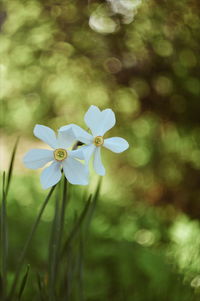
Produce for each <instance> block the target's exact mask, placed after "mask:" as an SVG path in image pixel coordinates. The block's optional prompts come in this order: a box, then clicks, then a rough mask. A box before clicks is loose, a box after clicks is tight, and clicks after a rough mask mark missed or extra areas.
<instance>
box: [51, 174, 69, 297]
mask: <svg viewBox="0 0 200 301" xmlns="http://www.w3.org/2000/svg"><path fill="white" fill-rule="evenodd" d="M66 204H67V180H66V179H65V177H64V183H63V193H62V203H61V205H59V200H58V199H57V200H56V207H55V215H54V221H53V226H52V234H51V240H50V248H49V250H50V257H49V259H50V261H49V266H50V275H49V279H50V280H49V298H50V301H54V300H55V296H56V292H55V288H56V278H57V275H58V272H59V259H60V248H61V243H62V235H63V228H64V219H65V209H66Z"/></svg>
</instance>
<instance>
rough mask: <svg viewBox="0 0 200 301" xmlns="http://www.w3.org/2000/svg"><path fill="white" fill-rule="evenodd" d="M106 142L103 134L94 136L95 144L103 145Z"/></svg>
mask: <svg viewBox="0 0 200 301" xmlns="http://www.w3.org/2000/svg"><path fill="white" fill-rule="evenodd" d="M103 143H104V139H103V137H102V136H97V137H95V138H94V144H95V146H101V145H103Z"/></svg>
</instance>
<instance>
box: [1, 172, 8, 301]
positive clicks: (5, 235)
mask: <svg viewBox="0 0 200 301" xmlns="http://www.w3.org/2000/svg"><path fill="white" fill-rule="evenodd" d="M1 245H2V297H3V300H4V298H5V297H6V288H7V255H8V229H7V210H6V193H5V172H4V173H3V187H2V206H1Z"/></svg>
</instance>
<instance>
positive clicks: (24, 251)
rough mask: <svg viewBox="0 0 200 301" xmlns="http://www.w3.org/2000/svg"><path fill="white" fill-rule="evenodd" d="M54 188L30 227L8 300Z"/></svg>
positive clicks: (13, 291)
mask: <svg viewBox="0 0 200 301" xmlns="http://www.w3.org/2000/svg"><path fill="white" fill-rule="evenodd" d="M55 187H56V185H55V186H53V187H52V188H51V190H50V191H49V193H48V195H47V197H46V199H45V200H44V203H43V205H42V207H41V209H40V211H39V214H38V216H37V218H36V220H35V223H34V224H33V226H32V229H31V232H30V235H29V237H28V239H27V241H26V243H25V245H24V248H23V251H22V254H21V256H20V258H19V262H18V266H17V270H16V274H15V278H14V280H13V284H12V287H11V290H10V294H9V297H8V300H12V297H13V295H14V293H15V289H16V286H17V283H18V280H19V275H20V271H21V268H22V264H23V262H24V259H25V256H26V252H27V250H28V247H29V245H30V243H31V240H32V238H33V235H34V234H35V231H36V229H37V227H38V224H39V222H40V219H41V217H42V214H43V212H44V209H45V208H46V205H47V203H48V201H49V199H50V197H51V195H52V193H53V191H54V189H55Z"/></svg>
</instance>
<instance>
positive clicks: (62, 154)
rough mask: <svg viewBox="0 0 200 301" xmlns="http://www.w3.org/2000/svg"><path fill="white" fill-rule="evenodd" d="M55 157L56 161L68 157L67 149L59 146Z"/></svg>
mask: <svg viewBox="0 0 200 301" xmlns="http://www.w3.org/2000/svg"><path fill="white" fill-rule="evenodd" d="M54 158H55V160H56V161H63V160H65V159H66V158H67V151H66V150H65V149H63V148H58V149H56V150H55V151H54Z"/></svg>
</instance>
